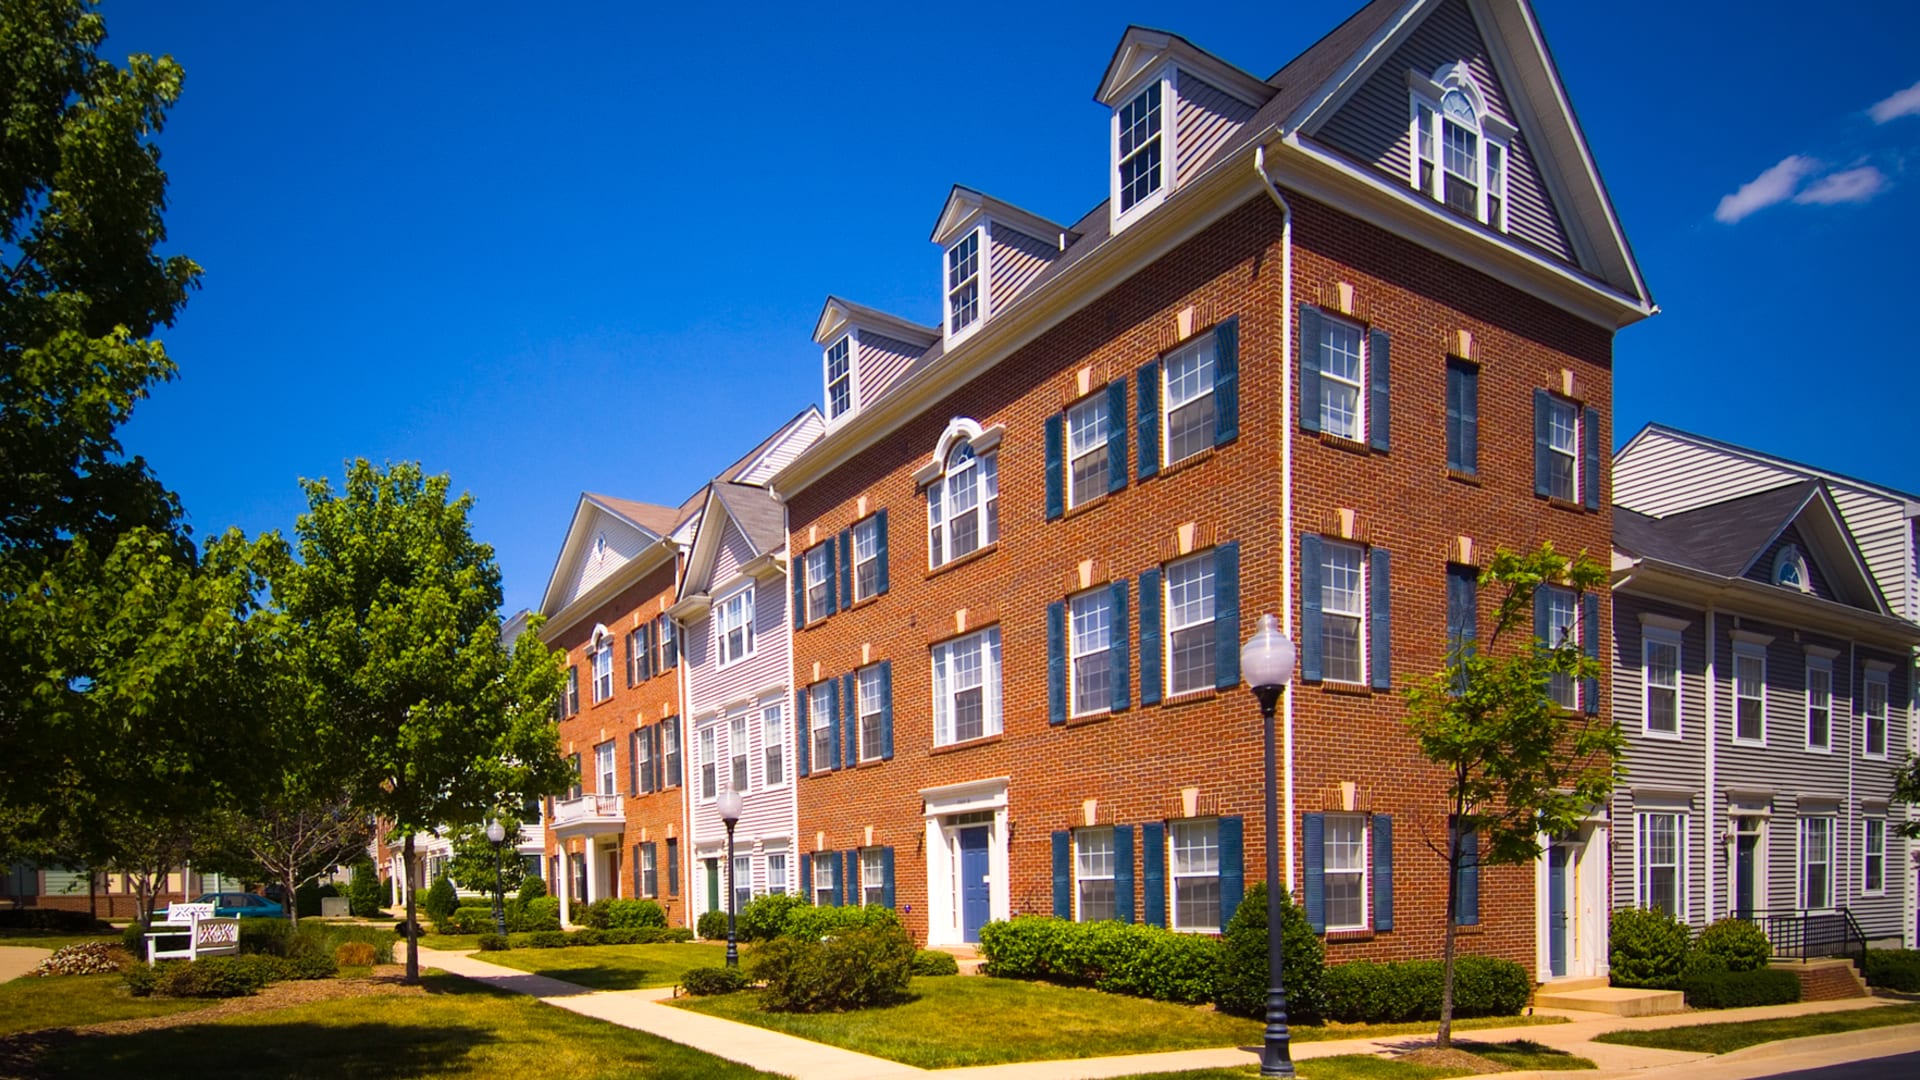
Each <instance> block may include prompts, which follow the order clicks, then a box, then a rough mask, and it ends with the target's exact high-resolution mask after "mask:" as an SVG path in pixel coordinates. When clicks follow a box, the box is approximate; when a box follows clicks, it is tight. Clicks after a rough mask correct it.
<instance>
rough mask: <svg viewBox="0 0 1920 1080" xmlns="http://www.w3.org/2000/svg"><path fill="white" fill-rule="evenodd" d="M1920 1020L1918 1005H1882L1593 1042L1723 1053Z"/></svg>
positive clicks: (1622, 1034)
mask: <svg viewBox="0 0 1920 1080" xmlns="http://www.w3.org/2000/svg"><path fill="white" fill-rule="evenodd" d="M1914 1023H1920V1005H1883V1006H1879V1007H1876V1008H1868V1009H1855V1010H1851V1011H1848V1012H1831V1013H1817V1014H1815V1015H1813V1016H1789V1017H1784V1018H1782V1019H1779V1020H1747V1021H1735V1022H1729V1023H1720V1024H1692V1025H1689V1026H1687V1027H1675V1028H1662V1029H1657V1030H1653V1031H1609V1032H1607V1033H1606V1034H1605V1035H1602V1036H1600V1037H1599V1038H1596V1039H1595V1040H1594V1042H1603V1043H1617V1044H1618V1045H1621V1046H1644V1047H1648V1048H1650V1049H1654V1050H1688V1051H1691V1052H1693V1053H1696V1054H1724V1053H1727V1052H1728V1051H1730V1050H1738V1049H1740V1048H1741V1047H1745V1046H1757V1045H1759V1044H1760V1043H1764V1042H1774V1041H1775V1040H1778V1039H1799V1038H1804V1037H1806V1036H1808V1035H1833V1034H1837V1033H1839V1032H1842V1031H1861V1030H1865V1029H1867V1028H1878V1027H1890V1026H1892V1025H1894V1024H1914Z"/></svg>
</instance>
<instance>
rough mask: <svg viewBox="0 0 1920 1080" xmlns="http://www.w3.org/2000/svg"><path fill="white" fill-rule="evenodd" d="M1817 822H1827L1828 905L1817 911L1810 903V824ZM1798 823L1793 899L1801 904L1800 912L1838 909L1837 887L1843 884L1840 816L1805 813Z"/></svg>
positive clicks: (1795, 841)
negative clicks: (1808, 897) (1808, 876)
mask: <svg viewBox="0 0 1920 1080" xmlns="http://www.w3.org/2000/svg"><path fill="white" fill-rule="evenodd" d="M1816 820H1818V821H1825V822H1826V823H1827V861H1826V867H1827V902H1826V904H1825V905H1824V906H1822V907H1817V908H1815V907H1810V906H1809V905H1808V904H1807V865H1808V864H1807V822H1809V821H1816ZM1797 824H1798V827H1797V828H1795V829H1794V830H1793V833H1794V837H1795V839H1794V855H1795V860H1794V865H1795V871H1796V872H1795V873H1794V875H1793V878H1794V886H1793V891H1794V898H1795V899H1796V900H1797V901H1798V903H1797V904H1795V905H1794V906H1796V907H1798V908H1799V909H1800V910H1801V911H1816V912H1821V911H1833V910H1835V909H1836V908H1837V907H1838V906H1839V904H1838V900H1839V896H1838V893H1839V888H1838V886H1839V884H1840V873H1839V866H1838V863H1839V855H1840V851H1839V844H1838V843H1837V842H1836V841H1837V839H1838V834H1839V815H1838V814H1806V815H1803V816H1802V817H1801V818H1800V819H1799V821H1798V823H1797Z"/></svg>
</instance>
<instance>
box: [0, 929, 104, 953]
mask: <svg viewBox="0 0 1920 1080" xmlns="http://www.w3.org/2000/svg"><path fill="white" fill-rule="evenodd" d="M84 941H105V942H109V943H111V944H114V945H118V944H120V935H119V934H97V933H92V932H88V933H85V934H60V933H51V932H49V931H46V930H26V929H18V928H14V929H5V930H0V946H8V945H17V946H24V947H28V948H34V949H58V948H60V947H61V946H63V945H78V944H80V943H81V942H84Z"/></svg>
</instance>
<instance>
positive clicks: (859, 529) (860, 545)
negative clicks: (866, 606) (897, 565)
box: [853, 516, 880, 601]
mask: <svg viewBox="0 0 1920 1080" xmlns="http://www.w3.org/2000/svg"><path fill="white" fill-rule="evenodd" d="M879 591H880V519H879V517H877V516H875V517H870V518H867V519H866V520H864V521H862V522H860V523H859V524H857V525H855V526H854V527H853V598H854V599H855V600H856V601H858V600H865V599H866V598H867V597H869V596H872V595H874V594H875V593H877V592H879Z"/></svg>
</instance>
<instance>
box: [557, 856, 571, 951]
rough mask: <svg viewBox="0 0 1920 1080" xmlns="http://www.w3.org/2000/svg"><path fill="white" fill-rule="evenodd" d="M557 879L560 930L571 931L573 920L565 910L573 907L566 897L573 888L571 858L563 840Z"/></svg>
mask: <svg viewBox="0 0 1920 1080" xmlns="http://www.w3.org/2000/svg"><path fill="white" fill-rule="evenodd" d="M559 877H560V893H559V896H560V929H562V930H571V929H573V919H572V918H570V917H569V915H568V910H567V909H568V908H570V907H572V906H573V905H572V898H571V897H569V896H568V895H567V891H568V890H569V889H570V888H572V887H573V856H572V854H570V853H569V852H568V851H567V842H566V841H565V840H562V841H560V874H559Z"/></svg>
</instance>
